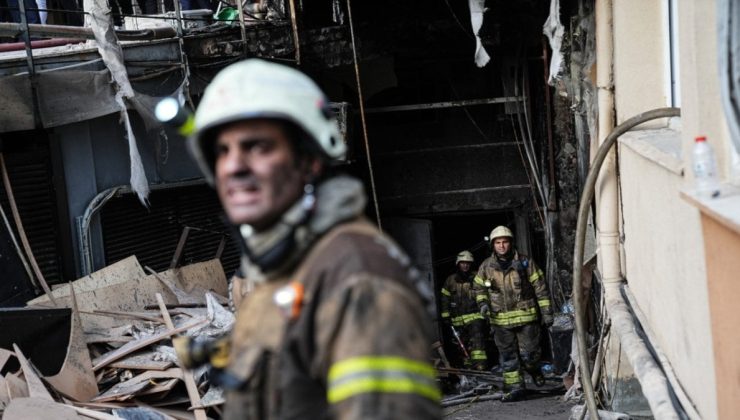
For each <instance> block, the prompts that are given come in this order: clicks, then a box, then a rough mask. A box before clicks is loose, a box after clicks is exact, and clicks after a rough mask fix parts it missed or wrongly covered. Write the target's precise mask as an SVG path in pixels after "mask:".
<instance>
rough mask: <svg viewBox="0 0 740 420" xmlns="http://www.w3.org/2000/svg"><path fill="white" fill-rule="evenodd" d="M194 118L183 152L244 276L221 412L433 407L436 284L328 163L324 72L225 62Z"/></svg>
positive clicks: (329, 122)
mask: <svg viewBox="0 0 740 420" xmlns="http://www.w3.org/2000/svg"><path fill="white" fill-rule="evenodd" d="M195 127H196V132H195V135H194V136H193V137H191V139H190V143H189V144H190V148H191V152H192V154H193V156H194V157H195V159H196V161H197V162H198V164H199V166H200V168H201V170H202V171H203V173H204V174H205V176H206V179H207V180H208V181H209V182H210V183H211V184H212V185H214V186H215V187H216V191H217V193H218V196H219V199H220V200H221V202H222V204H223V207H224V211H225V213H226V215H227V217H228V219H229V221H230V222H231V223H232V224H233V225H234V226H235V236H236V237H237V238H239V239H240V240H241V245H242V250H243V258H242V267H241V272H242V273H243V274H244V276H245V278H246V281H247V282H249V283H250V288H251V289H252V290H251V292H250V293H249V294H247V295H246V297H245V298H244V300H242V301H241V303H239V306H238V308H237V316H236V323H235V325H234V329H233V331H232V333H231V340H230V341H231V342H230V347H231V350H230V354H229V356H228V362H227V365H226V368H225V369H224V370H223V372H222V373H221V374H220V375H219V378H220V379H221V381H220V382H221V385H222V387H223V388H225V389H226V390H227V391H226V404H225V408H224V415H223V418H224V419H226V420H230V419H259V420H269V419H277V418H280V419H299V418H300V419H327V418H332V419H364V418H384V419H395V418H398V419H436V418H439V417H440V414H441V413H440V410H439V398H440V392H439V389H438V387H437V385H436V381H435V380H436V372H435V371H434V368H433V367H432V366H431V364H430V357H429V356H430V354H429V344H430V343H431V338H430V337H431V325H430V320H431V317H432V313H431V311H430V309H429V308H430V306H431V305H429V302H431V299H430V298H431V296H432V292H431V290H430V289H429V287H428V285H427V283H426V282H425V281H424V280H422V279H420V277H419V276H418V273H417V272H416V270H414V269H413V268H412V267H411V266H410V262H409V259H408V257H407V256H406V255H405V254H404V253H403V252H402V251H401V250H400V249H399V248H398V246H397V245H396V244H395V243H394V242H393V241H392V240H391V239H390V238H388V237H387V236H385V235H383V234H382V233H380V232H379V231H378V229H377V228H375V227H374V226H373V225H372V224H371V223H369V222H368V221H367V220H366V219H365V218H364V216H363V211H364V207H365V203H366V197H365V194H364V191H363V186H362V183H361V182H360V181H358V180H356V179H354V178H351V177H349V176H345V175H339V174H336V173H333V172H332V170H331V168H330V161H331V160H332V159H337V158H340V157H342V156H343V155H344V153H345V144H344V142H343V141H342V139H341V138H340V137H339V131H338V127H337V124H336V121H335V119H334V117H333V114H332V113H331V111H330V109H329V104H328V102H327V99H326V97H325V96H324V94H323V92H321V90H320V89H319V88H318V86H316V84H315V83H314V82H313V81H312V80H311V79H309V78H308V77H307V76H306V75H305V74H303V73H301V72H299V71H297V70H295V69H292V68H290V67H286V66H283V65H279V64H274V63H269V62H267V61H262V60H258V59H249V60H245V61H242V62H239V63H236V64H232V65H230V66H228V67H226V68H225V69H224V70H222V71H221V72H220V73H219V74H218V75H217V76H216V77H215V78H214V80H213V82H212V83H211V84H210V85H209V86H208V88H207V89H206V91H205V93H204V95H203V99H202V100H201V103H200V105H199V107H198V110H197V112H196V115H195ZM251 286H253V287H251ZM425 303H427V305H426V310H425V305H424V304H425Z"/></svg>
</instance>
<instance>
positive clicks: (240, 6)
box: [236, 0, 249, 54]
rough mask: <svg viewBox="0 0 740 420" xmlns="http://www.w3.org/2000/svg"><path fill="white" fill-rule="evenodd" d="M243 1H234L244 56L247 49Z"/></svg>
mask: <svg viewBox="0 0 740 420" xmlns="http://www.w3.org/2000/svg"><path fill="white" fill-rule="evenodd" d="M243 2H244V0H236V8H237V11H238V12H239V31H240V32H241V36H242V51H243V52H244V54H246V53H247V52H248V51H249V49H248V48H247V29H246V27H245V24H244V5H243V4H242V3H243Z"/></svg>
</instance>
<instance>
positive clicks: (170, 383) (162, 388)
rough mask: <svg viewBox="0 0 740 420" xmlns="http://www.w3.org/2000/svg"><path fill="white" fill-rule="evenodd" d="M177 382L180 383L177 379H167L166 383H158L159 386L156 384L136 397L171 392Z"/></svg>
mask: <svg viewBox="0 0 740 420" xmlns="http://www.w3.org/2000/svg"><path fill="white" fill-rule="evenodd" d="M178 382H180V380H179V379H177V378H173V379H168V380H166V381H164V382H162V383H159V384H156V385H154V386H152V387H151V388H149V389H147V390H146V391H144V392H140V393H138V394H136V396H137V397H139V396H142V395H151V394H158V393H160V392H161V393H165V392H168V391H172V388H174V387H175V386H176V385H177V383H178ZM188 401H189V400H188Z"/></svg>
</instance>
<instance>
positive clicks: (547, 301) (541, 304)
mask: <svg viewBox="0 0 740 420" xmlns="http://www.w3.org/2000/svg"><path fill="white" fill-rule="evenodd" d="M537 305H539V307H540V308H546V307H549V306H550V299H540V300H538V301H537Z"/></svg>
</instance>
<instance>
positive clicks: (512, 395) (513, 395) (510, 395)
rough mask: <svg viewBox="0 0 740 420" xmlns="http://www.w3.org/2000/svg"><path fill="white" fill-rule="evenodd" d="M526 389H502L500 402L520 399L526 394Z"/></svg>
mask: <svg viewBox="0 0 740 420" xmlns="http://www.w3.org/2000/svg"><path fill="white" fill-rule="evenodd" d="M526 393H527V392H526V391H525V390H524V388H516V389H512V390H509V391H504V395H503V396H502V397H501V402H505V403H507V402H514V401H520V400H522V399H524V395H526Z"/></svg>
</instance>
